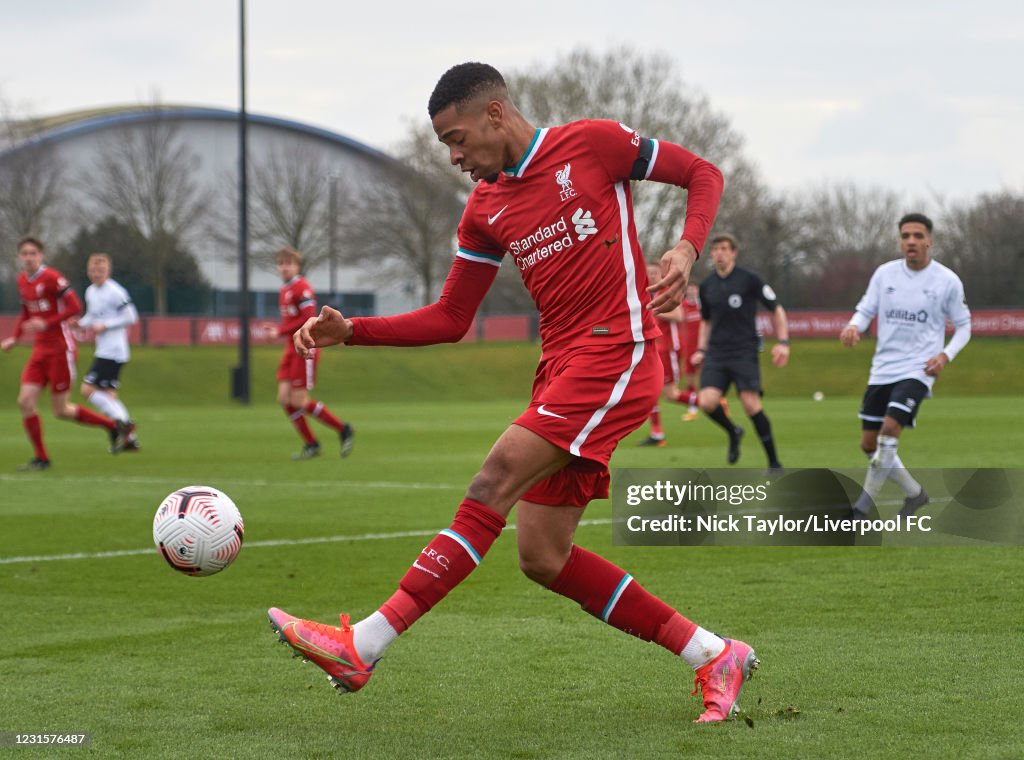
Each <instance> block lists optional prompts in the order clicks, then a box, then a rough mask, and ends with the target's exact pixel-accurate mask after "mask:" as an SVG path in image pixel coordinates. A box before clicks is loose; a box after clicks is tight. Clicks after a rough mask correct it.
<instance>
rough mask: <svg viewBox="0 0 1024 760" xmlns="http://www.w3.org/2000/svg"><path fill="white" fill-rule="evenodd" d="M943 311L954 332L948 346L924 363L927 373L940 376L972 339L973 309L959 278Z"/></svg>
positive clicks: (949, 294)
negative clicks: (968, 305) (968, 306)
mask: <svg viewBox="0 0 1024 760" xmlns="http://www.w3.org/2000/svg"><path fill="white" fill-rule="evenodd" d="M943 311H944V314H945V316H946V318H947V319H949V320H950V321H951V322H952V323H953V328H954V332H953V335H952V337H950V339H949V342H948V343H946V347H945V348H943V349H942V350H941V351H940V352H939V353H937V354H935V356H933V357H931V358H930V359H928V361H926V362H925V364H924V371H925V374H926V375H931V376H932V377H938V376H939V373H940V372H942V370H943V369H945V367H946V365H947V364H949V363H950V362H951V361H953V359H954V358H955V357H956V355H957V354H959V353H960V351H961V350H963V348H964V346H966V345H967V343H968V341H970V339H971V310H970V309H969V308H967V298H966V297H965V296H964V286H963V283H962V282H960V279H959V278H957V281H956V286H955V287H952V288H950V289H949V293H948V294H947V296H946V302H945V303H944V304H943Z"/></svg>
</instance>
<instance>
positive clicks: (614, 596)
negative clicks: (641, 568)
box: [601, 573, 633, 623]
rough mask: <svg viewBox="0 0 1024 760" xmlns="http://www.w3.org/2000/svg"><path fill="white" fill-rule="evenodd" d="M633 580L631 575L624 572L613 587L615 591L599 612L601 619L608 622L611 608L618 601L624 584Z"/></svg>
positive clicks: (613, 607) (624, 587) (624, 586)
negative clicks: (602, 610)
mask: <svg viewBox="0 0 1024 760" xmlns="http://www.w3.org/2000/svg"><path fill="white" fill-rule="evenodd" d="M631 580H633V576H632V575H630V574H629V573H626V574H625V575H624V576H622V580H621V581H619V585H618V586H616V587H615V592H614V593H613V594H612V598H611V599H609V600H608V604H606V605H605V606H604V612H602V613H601V619H602V620H603V621H604V622H606V623H607V622H608V618H609V617H611V614H612V610H614V609H615V605H616V604H617V603H618V601H619V597H620V596H622V592H623V591H624V590H625V589H626V585H627V584H628V583H629V582H630V581H631Z"/></svg>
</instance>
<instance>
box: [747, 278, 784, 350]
mask: <svg viewBox="0 0 1024 760" xmlns="http://www.w3.org/2000/svg"><path fill="white" fill-rule="evenodd" d="M755 278H756V279H755V282H756V286H757V298H758V300H759V301H761V303H762V304H763V305H764V307H765V308H766V309H768V311H770V312H771V313H772V327H773V328H775V345H774V346H772V364H774V365H775V366H776V367H785V366H786V364H787V363H788V362H789V320H788V319H787V318H786V310H785V309H783V308H782V304H781V303H779V299H778V296H776V295H775V291H774V290H773V289H772V286H771V285H769V284H768V283H766V282H763V281H762V280H761V278H760V277H757V276H756V275H755Z"/></svg>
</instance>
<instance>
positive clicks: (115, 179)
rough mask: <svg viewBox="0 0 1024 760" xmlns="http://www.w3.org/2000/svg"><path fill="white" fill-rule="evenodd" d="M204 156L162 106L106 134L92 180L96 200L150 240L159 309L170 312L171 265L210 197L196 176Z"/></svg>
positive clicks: (195, 227)
mask: <svg viewBox="0 0 1024 760" xmlns="http://www.w3.org/2000/svg"><path fill="white" fill-rule="evenodd" d="M198 164H199V157H198V156H197V155H196V154H195V153H194V152H193V151H192V150H190V149H189V148H188V146H187V145H185V144H184V143H183V142H182V141H181V140H180V139H178V128H177V125H176V124H175V123H173V122H172V121H170V120H168V119H167V118H166V115H165V114H164V113H163V111H162V110H161V108H160V107H159V106H154V107H153V108H152V113H151V115H150V118H148V119H147V120H145V121H143V122H141V123H138V124H134V125H126V126H124V127H122V128H120V129H119V130H118V131H117V134H115V135H113V136H112V137H110V138H109V139H107V140H106V141H105V143H104V145H103V146H102V148H101V150H100V154H99V156H98V158H97V161H96V172H95V175H94V176H89V177H88V178H83V180H82V182H83V184H85V183H88V186H89V187H90V188H91V192H92V194H93V197H94V198H95V201H96V203H97V205H98V206H99V207H100V208H101V209H102V210H103V211H104V212H105V213H109V214H112V215H113V216H114V217H115V218H117V219H118V220H120V221H121V222H123V223H124V224H126V225H128V226H129V227H130V228H132V229H133V230H135V231H136V232H137V233H138V234H139V235H141V236H142V238H143V239H144V240H145V241H146V244H147V246H149V249H150V255H151V260H152V262H153V271H152V285H153V295H154V307H155V309H156V312H157V314H166V313H167V270H168V266H169V259H170V257H171V256H173V255H175V251H176V250H178V247H177V245H176V242H177V241H187V240H188V239H189V236H190V233H191V232H193V231H194V230H196V229H197V228H198V225H199V224H200V223H201V220H202V217H203V215H204V213H205V210H206V206H207V196H206V193H204V192H203V191H202V190H201V189H200V188H199V186H198V185H197V184H196V181H195V179H194V171H195V169H196V167H197V166H198Z"/></svg>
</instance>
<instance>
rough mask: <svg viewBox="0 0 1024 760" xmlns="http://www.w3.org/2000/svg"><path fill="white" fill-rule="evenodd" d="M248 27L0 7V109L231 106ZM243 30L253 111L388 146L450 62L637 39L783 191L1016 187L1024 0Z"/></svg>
mask: <svg viewBox="0 0 1024 760" xmlns="http://www.w3.org/2000/svg"><path fill="white" fill-rule="evenodd" d="M842 6H848V8H849V9H847V10H844V9H843V7H842ZM237 12H238V3H237V1H236V0H175V1H174V2H171V1H170V0H165V1H163V2H157V1H155V0H84V1H77V2H72V1H71V0H34V1H33V2H31V3H27V2H24V0H0V19H2V23H0V95H2V96H3V98H4V99H6V100H7V101H9V102H10V103H12V104H13V105H14V106H15V107H16V108H17V109H18V110H19V111H21V112H22V113H26V112H27V113H31V114H33V115H45V114H52V113H57V112H62V111H68V110H74V109H79V108H86V107H94V106H103V105H112V104H138V103H150V102H152V101H153V100H154V98H159V99H160V100H161V101H163V102H169V103H188V104H199V105H211V106H220V107H224V108H231V109H234V108H237V107H238V67H237V59H238V44H237ZM248 17H249V25H248V32H249V45H248V48H249V70H248V74H249V95H248V106H249V110H250V111H252V112H254V113H261V114H267V115H273V116H281V117H285V118H290V119H294V120H298V121H303V122H307V123H310V124H314V125H317V126H322V127H326V128H328V129H331V130H334V131H337V132H340V133H342V134H345V135H348V136H350V137H353V138H355V139H357V140H360V141H362V142H365V143H367V144H369V145H372V146H375V147H378V148H383V149H387V148H388V147H389V146H391V145H393V144H394V143H395V142H396V141H397V140H398V139H399V138H400V137H401V135H402V134H403V133H404V131H405V129H406V126H407V124H408V120H410V119H426V101H427V98H428V97H429V94H430V91H431V89H432V88H433V85H434V83H435V82H436V80H437V78H438V76H440V74H441V73H443V72H444V70H445V69H446V68H448V67H449V66H450V65H452V64H454V63H459V62H461V61H465V60H483V61H486V62H489V63H492V64H494V65H495V66H497V67H498V68H499V69H505V70H507V69H512V68H516V67H522V66H524V65H534V64H546V63H549V62H550V61H551V60H552V59H553V58H554V57H555V55H556V54H559V53H565V52H568V51H570V50H573V49H576V48H578V47H580V46H586V47H589V48H592V49H595V50H599V51H600V50H605V49H608V48H610V47H617V46H619V45H623V44H626V45H629V46H631V47H634V48H637V49H639V50H650V51H658V52H663V53H667V54H668V55H670V56H671V57H672V58H673V59H674V60H675V61H676V62H677V63H678V67H679V73H680V75H681V77H682V78H683V80H684V81H685V82H687V83H688V84H690V85H693V86H695V87H697V88H699V89H701V90H703V91H704V93H706V94H707V96H708V97H709V99H710V101H711V104H712V106H713V107H714V108H715V109H717V110H719V111H721V112H723V113H724V114H726V115H727V116H728V117H729V118H730V120H731V121H732V123H733V125H734V127H735V128H736V129H737V130H738V131H739V132H740V133H741V134H743V135H744V136H745V138H746V140H747V153H748V155H749V156H750V157H751V158H752V159H753V160H755V161H756V162H757V163H758V165H759V166H760V168H761V170H762V172H763V174H764V176H765V179H766V180H767V182H768V183H769V184H770V185H771V186H773V187H775V188H778V189H794V188H799V187H802V186H805V185H807V184H814V183H819V182H822V181H824V180H833V181H838V180H844V181H845V180H852V181H855V182H857V183H859V184H861V185H864V186H885V187H887V188H891V189H893V190H896V191H898V192H901V193H903V194H904V195H905V196H906V197H907V198H908V200H916V199H929V198H932V197H933V196H934V195H936V194H938V195H941V196H945V197H948V198H961V197H964V196H969V195H973V194H975V193H979V192H986V191H998V190H1001V189H1006V188H1009V189H1012V190H1015V191H1022V190H1024V3H1021V2H1020V0H980V2H974V3H964V2H962V1H960V2H950V1H949V0H933V1H931V2H927V1H925V0H887V1H884V2H883V1H882V0H857V2H838V3H828V2H820V1H819V2H805V1H804V0H788V1H787V0H776V2H772V3H765V2H762V1H761V0H734V1H733V2H729V0H726V1H725V2H710V3H709V2H706V0H705V2H701V3H696V2H678V1H673V0H657V2H655V1H654V0H616V1H614V2H612V1H610V0H589V2H585V3H584V2H568V1H566V2H558V0H543V1H540V0H517V2H509V3H504V4H502V5H500V6H499V5H498V4H495V3H486V2H466V3H457V4H453V3H425V2H413V1H412V0H405V1H404V2H394V1H392V0H370V1H368V2H366V1H364V2H345V1H344V0H331V1H328V0H249V2H248ZM527 116H529V114H527ZM636 126H638V127H641V128H642V125H636Z"/></svg>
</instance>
